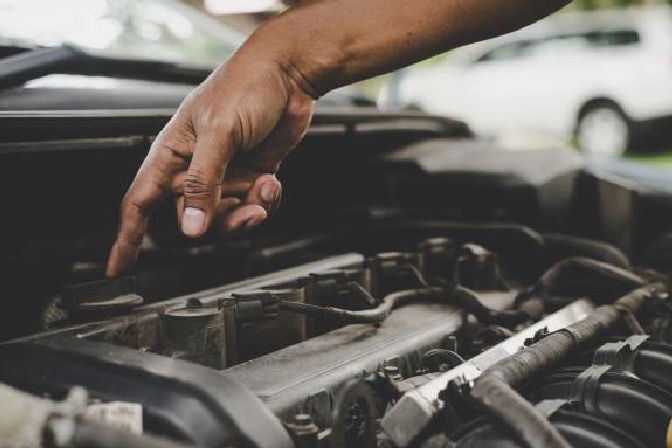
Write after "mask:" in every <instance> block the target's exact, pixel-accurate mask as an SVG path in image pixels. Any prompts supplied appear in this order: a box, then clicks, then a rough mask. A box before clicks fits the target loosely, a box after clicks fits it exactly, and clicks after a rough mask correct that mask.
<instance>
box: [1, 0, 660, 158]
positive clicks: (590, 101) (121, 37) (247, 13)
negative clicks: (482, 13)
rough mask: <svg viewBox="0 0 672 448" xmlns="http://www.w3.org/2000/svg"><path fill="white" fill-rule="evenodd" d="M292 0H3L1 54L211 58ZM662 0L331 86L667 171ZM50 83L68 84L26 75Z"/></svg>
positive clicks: (520, 140)
mask: <svg viewBox="0 0 672 448" xmlns="http://www.w3.org/2000/svg"><path fill="white" fill-rule="evenodd" d="M299 1H300V0H287V1H284V2H281V1H279V0H182V1H180V0H58V1H44V0H0V51H5V52H6V53H7V52H11V51H12V50H11V48H14V47H15V46H16V45H17V43H19V44H25V45H36V44H37V45H57V44H61V43H73V44H75V45H78V46H80V47H83V48H86V49H93V50H96V51H100V52H102V53H106V54H113V55H117V56H118V55H121V56H124V57H140V58H151V59H162V60H171V61H177V62H180V63H185V64H191V65H193V64H196V65H202V66H206V67H209V66H214V65H216V64H217V63H218V62H220V61H221V60H223V59H225V58H226V57H228V55H230V54H231V52H232V51H234V50H235V48H236V47H237V46H238V45H240V43H241V42H242V41H243V40H244V39H245V36H246V35H248V34H249V33H250V32H252V31H253V30H254V28H255V27H257V26H258V25H259V24H260V23H262V22H263V21H264V20H267V19H268V18H269V17H271V16H272V15H273V14H277V13H278V12H280V11H282V10H283V9H285V8H286V7H288V6H289V5H290V4H292V3H298V2H299ZM670 3H671V2H670V1H669V0H639V1H635V0H576V1H574V2H573V3H572V4H571V5H570V6H568V7H567V8H565V9H564V10H563V11H561V12H559V13H557V14H555V15H554V16H552V17H550V18H548V19H546V20H543V21H541V22H539V23H537V24H535V25H533V26H530V27H528V28H525V29H523V30H520V31H518V32H516V33H512V34H509V35H507V36H503V37H500V38H497V39H492V40H490V41H487V42H481V43H478V44H474V45H471V46H468V47H464V48H460V49H457V50H454V51H451V52H448V53H446V54H442V55H439V56H437V57H435V58H432V59H431V60H428V61H424V62H422V63H419V64H416V65H415V66H412V67H408V68H406V69H404V70H400V71H398V72H396V73H393V74H390V75H385V76H382V77H379V78H376V79H373V80H369V81H366V82H363V83H359V84H357V85H355V86H351V87H348V88H346V89H343V90H342V91H340V92H339V94H340V95H345V96H348V97H350V99H351V101H352V102H353V103H355V104H359V105H361V104H366V105H372V106H375V107H379V108H381V109H385V110H404V109H411V110H423V111H427V112H429V113H432V114H439V115H446V116H449V117H452V118H455V119H459V120H462V121H464V122H466V123H467V124H468V125H469V126H470V127H471V128H472V129H473V130H474V131H475V132H476V133H477V134H478V135H480V136H483V137H485V138H488V139H493V140H495V141H497V142H498V143H499V144H501V146H502V147H503V148H506V149H518V150H524V149H534V148H540V147H545V148H547V147H549V146H561V147H565V148H567V149H568V150H572V151H579V152H581V153H582V154H583V155H585V156H586V158H587V159H589V160H591V161H596V162H599V161H613V160H629V161H637V162H645V163H648V164H656V165H659V166H660V167H665V168H672V5H670ZM73 11H76V12H77V13H76V14H73ZM3 48H4V50H3ZM56 81H58V82H64V79H63V77H60V78H59V77H45V78H41V79H38V80H36V81H34V82H33V83H34V84H38V85H44V84H48V83H50V82H56ZM66 81H67V82H73V83H78V82H82V80H81V79H73V78H72V77H69V78H68V80H66ZM87 82H91V80H88V81H87Z"/></svg>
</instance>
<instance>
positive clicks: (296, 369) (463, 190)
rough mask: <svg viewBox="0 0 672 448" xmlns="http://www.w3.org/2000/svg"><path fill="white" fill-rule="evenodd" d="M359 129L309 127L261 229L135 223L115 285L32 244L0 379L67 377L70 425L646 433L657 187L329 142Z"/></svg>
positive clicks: (662, 324)
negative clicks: (32, 325)
mask: <svg viewBox="0 0 672 448" xmlns="http://www.w3.org/2000/svg"><path fill="white" fill-rule="evenodd" d="M411 140H412V141H411ZM375 141H376V140H375V138H374V137H372V136H368V137H367V138H364V137H360V138H353V137H352V136H351V139H350V140H348V139H346V138H345V137H339V138H335V137H334V136H329V138H326V137H325V136H324V135H319V134H316V135H313V136H309V138H308V139H307V142H306V143H304V144H305V145H314V146H313V147H312V148H311V150H312V152H311V151H305V152H297V156H296V158H295V160H292V161H291V163H290V162H288V164H287V166H288V168H287V171H286V172H285V173H283V174H284V176H286V182H285V186H286V193H287V195H288V200H287V203H286V204H284V206H283V210H282V211H281V212H280V214H279V215H278V216H277V217H276V218H275V219H274V220H273V221H271V223H270V224H269V225H268V226H267V227H265V228H263V229H261V230H260V231H258V232H257V233H255V234H253V235H251V236H242V237H238V238H234V239H230V240H224V241H222V240H218V239H217V238H216V237H214V236H212V235H211V236H210V237H209V238H206V239H205V240H203V241H200V242H196V243H189V244H185V243H181V244H179V245H178V244H177V243H176V242H177V241H178V239H177V238H176V237H175V235H174V234H171V233H170V232H166V231H156V230H155V231H154V232H153V234H152V238H151V241H150V242H149V243H148V244H147V245H146V247H145V249H144V252H143V255H142V257H141V263H140V267H139V269H138V270H137V271H136V272H135V273H134V274H133V275H132V276H129V277H126V278H122V279H117V280H114V281H104V280H100V275H99V272H100V256H99V255H100V254H99V253H98V254H97V255H98V258H96V256H95V254H96V250H91V246H88V249H87V250H73V251H72V252H71V253H69V254H68V256H67V257H64V256H63V250H62V248H59V249H58V250H57V249H56V248H55V247H57V246H58V244H53V245H52V246H51V250H52V251H53V252H52V254H53V253H59V254H60V255H59V257H60V258H59V257H53V258H50V259H49V261H50V262H53V261H54V260H56V259H58V260H59V261H60V262H63V260H67V263H61V264H59V266H60V267H61V269H62V270H64V271H67V273H66V274H64V275H63V276H62V277H59V278H60V279H61V280H62V279H67V281H61V284H59V287H58V288H56V289H52V290H50V293H49V294H45V296H44V298H46V299H45V300H43V301H42V302H41V303H42V304H43V307H42V308H40V310H41V311H40V319H39V320H40V321H41V325H42V329H41V331H38V332H33V333H32V334H29V335H24V336H22V337H21V338H19V339H13V340H11V341H9V342H6V343H3V344H0V382H2V383H5V384H7V385H9V386H12V387H13V388H16V389H18V390H21V391H24V392H28V393H31V394H33V395H38V396H41V397H46V398H48V399H49V400H51V401H54V402H60V401H61V400H66V397H68V396H69V397H70V398H67V400H70V401H67V402H68V403H71V402H72V400H73V399H72V396H73V393H72V391H73V390H75V391H80V392H81V391H82V390H84V391H85V392H86V398H85V399H84V400H81V399H80V400H79V401H78V403H79V404H78V406H74V405H73V406H71V407H70V408H69V409H71V410H70V411H68V412H72V414H73V416H74V417H73V418H74V420H73V421H74V423H73V424H74V426H73V427H74V428H75V429H74V430H73V431H74V433H73V434H77V432H76V431H77V428H79V426H78V425H84V423H82V422H81V421H80V420H81V419H79V416H80V415H81V414H82V413H85V414H87V415H91V414H93V411H90V409H96V410H97V412H98V414H97V415H98V420H100V419H101V417H100V415H103V414H104V415H105V416H107V417H102V421H103V422H105V423H108V424H109V423H115V421H114V420H115V419H114V418H112V417H109V416H110V415H112V414H113V412H112V410H111V409H113V406H119V402H121V403H122V404H123V405H125V406H131V407H133V409H140V411H138V412H139V414H138V415H141V416H142V418H141V419H137V418H136V420H134V422H133V424H132V425H131V426H132V427H133V428H135V429H134V430H135V431H136V433H140V434H142V435H144V436H159V437H163V438H166V439H170V440H171V441H173V442H180V443H184V444H188V445H196V446H202V447H212V448H216V447H217V448H218V447H268V448H271V447H276V448H277V447H285V446H287V447H291V446H296V447H318V446H320V447H333V448H340V447H348V448H352V447H362V448H369V447H395V446H397V447H406V446H423V447H451V446H454V444H456V445H457V446H459V447H481V446H483V447H485V446H488V447H517V446H558V447H559V446H563V447H565V448H567V446H575V447H577V448H579V447H591V448H592V447H607V446H615V447H661V448H662V447H665V446H668V445H667V444H668V443H669V442H668V439H667V437H668V436H667V430H668V427H669V425H670V420H671V419H672V383H671V382H670V378H672V345H668V343H670V342H672V308H671V307H670V302H669V299H668V286H667V282H668V280H669V279H668V274H669V273H670V272H672V265H670V258H669V253H670V252H669V242H668V241H669V238H667V237H665V232H664V229H666V228H668V227H667V225H666V222H667V221H669V219H670V216H672V214H670V213H669V212H670V210H669V201H668V200H667V199H666V198H665V197H663V196H661V195H660V194H659V193H657V192H647V191H641V190H637V191H635V190H633V189H631V188H629V186H628V185H627V184H623V183H619V182H618V181H616V180H613V179H604V178H602V177H600V176H597V175H595V174H593V173H592V172H590V171H589V170H587V169H585V168H583V167H582V165H581V163H579V161H577V160H576V159H575V158H574V157H573V156H572V155H571V154H570V155H567V154H564V153H558V152H554V151H549V152H543V151H542V152H539V153H537V154H535V155H533V156H530V155H528V156H523V155H520V154H518V155H507V156H508V157H504V156H503V155H502V154H501V153H499V152H497V151H494V150H491V149H488V148H487V147H485V146H487V145H485V144H483V143H479V142H474V141H467V140H446V139H437V138H432V139H421V138H417V136H416V138H415V139H409V141H400V142H399V143H398V144H397V145H395V146H394V148H395V149H394V150H389V151H382V150H381V149H380V148H378V147H377V146H376V145H373V146H371V147H370V152H369V153H368V155H367V157H365V158H364V161H363V162H362V163H360V164H352V162H351V161H352V158H347V157H343V156H342V154H340V155H339V157H336V156H335V149H336V148H337V147H340V144H342V143H344V142H349V143H350V145H351V146H348V147H346V149H345V151H346V152H352V151H355V150H357V149H360V150H361V148H362V147H364V146H366V145H365V144H366V143H367V142H368V143H373V142H375ZM319 143H323V144H324V145H323V146H322V149H323V152H321V153H318V150H319V149H320V147H319ZM378 143H380V142H378ZM388 143H389V141H388ZM348 161H350V162H348ZM316 164H319V165H320V166H329V167H331V169H326V170H322V171H319V170H306V169H305V168H306V167H310V166H316ZM344 173H345V174H344ZM345 177H347V179H346V180H344V178H345ZM339 180H340V183H339ZM318 199H319V200H318ZM617 202H618V204H619V206H621V207H625V208H626V209H628V210H632V211H633V213H631V214H624V213H616V212H615V210H614V209H613V207H612V205H613V204H615V203H617ZM308 210H309V211H310V213H308ZM634 211H636V213H635V212H634ZM651 216H656V217H657V219H656V220H651V219H650V217H651ZM89 244H91V245H95V244H92V243H89ZM85 246H86V245H85ZM92 254H94V255H92ZM24 255H25V254H24ZM38 264H39V263H38ZM63 265H66V267H65V268H64V267H63ZM45 266H52V267H53V266H55V265H49V264H45V265H43V266H42V268H43V269H44V268H45ZM14 291H16V290H14ZM41 306H42V305H41ZM38 308H39V307H38ZM1 392H2V390H0V393H1ZM78 393H79V392H78ZM68 394H70V395H68ZM54 406H55V405H54ZM101 406H103V407H102V408H101ZM105 406H109V408H106V407H105ZM134 406H135V407H134ZM0 409H2V403H0ZM58 409H60V410H59V411H58V412H60V414H59V415H61V417H62V416H63V414H64V411H63V410H62V409H61V408H58ZM72 409H75V411H72ZM100 409H107V411H100ZM114 409H116V408H114ZM65 414H66V417H67V415H69V414H68V413H67V412H66V413H65ZM136 417H137V416H136ZM49 421H51V420H47V423H45V425H46V426H45V428H44V429H43V430H41V432H40V434H47V435H49V434H51V432H53V431H56V430H57V429H58V428H61V426H59V427H58V428H56V429H55V427H53V425H52V426H50V424H49ZM140 421H141V422H140ZM116 423H118V422H116ZM127 426H128V425H127ZM58 430H60V429H58ZM50 431H51V432H50ZM82 434H84V433H82ZM86 434H88V436H90V435H91V434H90V432H88V433H86ZM88 436H87V437H88ZM117 436H118V437H121V436H120V435H119V434H117ZM117 436H111V437H117ZM136 437H138V438H139V440H144V439H142V437H143V436H140V435H136ZM84 439H85V437H84V436H83V435H82V436H81V437H80V438H77V437H75V436H73V439H72V440H71V442H72V443H71V444H70V445H68V446H77V445H76V443H79V442H77V441H80V442H81V441H82V440H84ZM86 440H88V442H91V440H89V439H86ZM117 440H121V439H117ZM82 443H83V442H82Z"/></svg>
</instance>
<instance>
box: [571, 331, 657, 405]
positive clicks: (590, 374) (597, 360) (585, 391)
mask: <svg viewBox="0 0 672 448" xmlns="http://www.w3.org/2000/svg"><path fill="white" fill-rule="evenodd" d="M648 338H649V337H648V336H647V335H634V336H630V337H629V338H627V339H626V340H625V341H621V342H609V343H607V344H604V345H603V346H601V347H600V348H599V349H597V351H596V352H595V355H594V356H593V365H592V366H591V367H589V368H588V369H586V370H584V371H583V372H582V373H581V374H580V375H579V376H578V377H577V378H576V380H574V383H573V384H572V388H571V391H570V400H571V402H572V403H581V404H582V405H583V407H584V408H585V410H586V411H588V412H599V410H598V406H597V390H598V389H599V386H600V380H601V379H602V376H603V375H604V374H606V373H607V372H621V373H630V374H633V373H634V363H635V356H636V355H637V349H638V348H639V346H640V345H642V344H643V343H644V342H645V341H646V340H647V339H648Z"/></svg>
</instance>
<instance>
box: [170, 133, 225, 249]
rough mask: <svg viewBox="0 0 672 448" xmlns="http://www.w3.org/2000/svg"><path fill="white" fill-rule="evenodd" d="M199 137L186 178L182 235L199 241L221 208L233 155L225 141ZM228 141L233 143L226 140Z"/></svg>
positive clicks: (211, 137) (206, 136)
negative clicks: (199, 237) (226, 175)
mask: <svg viewBox="0 0 672 448" xmlns="http://www.w3.org/2000/svg"><path fill="white" fill-rule="evenodd" d="M221 135H225V134H220V137H219V138H217V137H215V136H214V135H212V134H210V135H205V136H202V135H199V136H198V140H197V142H196V148H195V149H194V154H193V157H192V159H191V163H190V165H189V169H188V170H187V173H186V176H185V178H184V186H183V187H184V211H183V213H182V222H181V227H182V232H183V233H184V234H185V235H186V236H190V237H198V236H201V235H203V234H204V233H205V231H206V230H207V229H208V227H209V226H210V223H211V222H212V220H213V217H214V216H215V214H216V211H217V209H218V207H219V201H220V196H221V193H222V179H223V178H224V173H225V170H226V165H227V164H228V162H229V159H230V153H231V151H230V150H228V148H227V147H226V146H225V145H223V144H222V143H221V141H222V137H221ZM223 140H224V141H227V140H230V139H228V138H226V137H223Z"/></svg>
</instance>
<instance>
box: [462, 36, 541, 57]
mask: <svg viewBox="0 0 672 448" xmlns="http://www.w3.org/2000/svg"><path fill="white" fill-rule="evenodd" d="M537 43H538V42H537V41H533V40H520V41H516V42H508V43H505V44H502V45H500V46H498V47H495V48H493V49H491V50H490V51H488V52H486V53H484V54H482V55H481V56H480V57H479V58H477V59H476V60H475V61H474V62H475V63H481V62H491V61H506V60H512V59H517V58H520V57H523V56H524V55H526V54H527V53H529V52H530V51H531V50H533V49H534V47H535V46H536V45H537Z"/></svg>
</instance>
